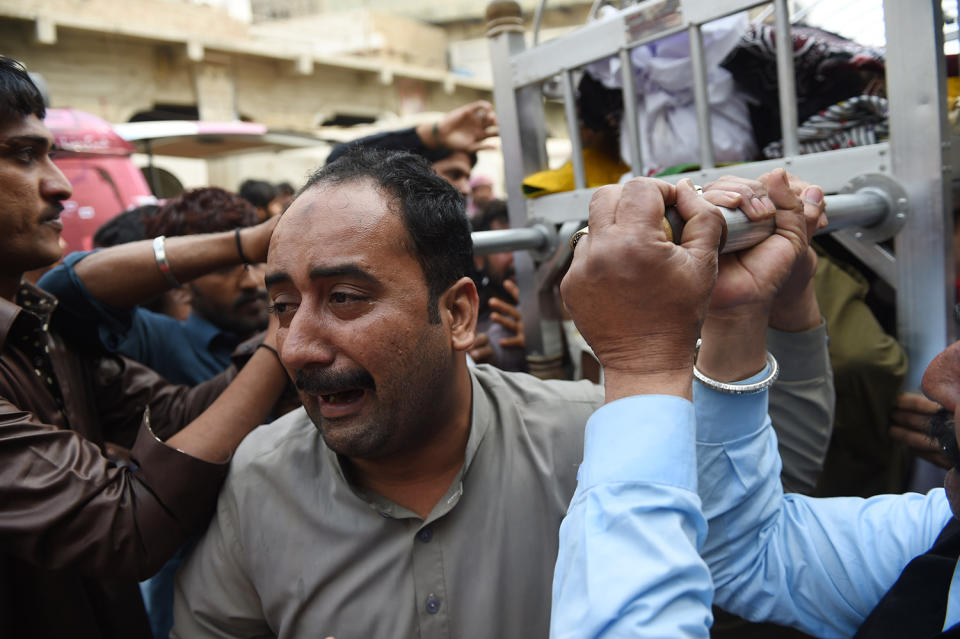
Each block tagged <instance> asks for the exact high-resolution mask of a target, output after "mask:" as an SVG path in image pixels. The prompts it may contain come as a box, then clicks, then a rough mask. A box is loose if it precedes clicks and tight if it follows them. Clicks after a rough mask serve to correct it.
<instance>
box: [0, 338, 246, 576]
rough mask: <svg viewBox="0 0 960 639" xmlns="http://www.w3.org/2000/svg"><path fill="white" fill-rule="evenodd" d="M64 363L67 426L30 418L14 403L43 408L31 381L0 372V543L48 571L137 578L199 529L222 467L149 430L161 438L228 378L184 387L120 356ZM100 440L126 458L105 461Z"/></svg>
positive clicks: (204, 404)
mask: <svg viewBox="0 0 960 639" xmlns="http://www.w3.org/2000/svg"><path fill="white" fill-rule="evenodd" d="M67 359H68V362H67V365H65V366H64V368H63V369H62V371H63V372H64V373H65V375H66V378H67V379H66V380H64V381H65V382H67V383H65V384H62V385H63V386H64V387H65V388H67V389H69V390H68V392H67V393H66V394H67V395H68V402H67V403H68V406H73V407H74V408H76V409H77V410H75V411H71V410H69V408H68V412H69V414H70V415H71V422H76V423H71V424H70V427H69V428H64V427H63V426H65V425H66V424H62V423H61V422H60V421H56V419H54V422H53V423H48V421H47V420H48V419H50V418H56V417H57V415H58V413H56V412H50V411H49V410H48V409H47V408H43V409H42V411H43V417H40V416H38V414H37V412H36V411H34V410H30V409H24V408H22V407H21V405H23V403H24V402H25V405H27V406H32V405H33V404H34V403H35V402H40V403H39V404H38V406H44V407H46V404H47V403H49V401H44V395H42V393H40V391H39V390H37V389H36V387H35V385H33V384H31V383H30V382H29V381H28V380H29V379H32V378H29V377H24V376H22V375H14V376H0V377H6V379H7V380H8V382H7V383H4V384H0V504H3V507H2V508H0V543H2V545H3V547H4V550H5V551H6V552H10V553H12V554H14V555H16V556H18V557H20V558H21V559H23V560H25V561H28V562H31V563H35V564H37V565H40V566H43V567H45V568H48V569H53V570H58V569H70V570H77V571H79V572H81V573H83V574H86V575H88V576H92V577H99V578H137V579H140V578H144V577H147V576H149V575H151V574H153V573H154V572H156V570H157V569H159V568H160V566H161V565H162V564H163V562H164V561H165V560H166V559H168V558H169V556H170V555H172V554H173V552H174V551H175V550H176V549H177V548H178V547H179V546H180V545H181V544H182V543H183V541H184V540H185V539H186V538H187V537H188V536H189V535H190V534H191V533H193V532H195V531H197V530H199V529H201V528H202V527H203V526H204V525H206V523H207V521H208V518H209V516H210V514H211V513H212V512H213V508H214V506H215V504H216V498H217V492H218V490H219V487H220V485H221V483H222V481H223V478H224V477H225V475H226V471H227V465H226V464H212V463H209V462H205V461H202V460H200V459H197V458H194V457H191V456H189V455H187V454H186V453H183V452H181V451H179V450H176V449H174V448H171V447H169V446H167V445H166V444H164V443H163V442H162V441H160V439H158V438H157V435H159V436H160V437H164V438H165V437H169V436H170V435H172V434H173V433H175V432H176V431H178V430H180V429H181V428H182V427H183V426H185V425H186V424H188V423H189V422H190V421H191V420H192V419H194V417H196V416H197V415H199V414H200V413H201V412H203V410H204V409H206V407H207V406H208V405H209V404H210V403H211V402H212V401H213V400H214V399H215V398H216V396H217V395H219V393H220V392H221V391H222V389H223V388H224V387H226V385H227V383H228V382H229V381H230V379H232V377H233V376H234V373H233V371H232V370H230V371H227V372H225V373H223V374H222V375H220V376H218V377H216V378H214V379H212V380H210V381H209V382H206V383H204V384H201V385H200V386H197V387H194V388H189V387H185V386H174V385H172V384H170V383H168V382H167V381H166V380H164V379H163V378H162V377H160V376H159V375H157V374H156V373H155V372H153V371H152V370H150V369H149V368H146V367H144V366H142V365H140V364H137V363H135V362H132V361H130V360H126V359H123V358H120V357H113V356H110V357H103V358H95V359H94V360H93V361H91V360H89V359H88V360H86V362H87V363H86V366H79V365H78V366H73V365H72V364H76V363H77V362H76V361H74V360H73V359H72V358H67ZM81 368H82V369H85V371H86V373H87V374H86V375H82V374H80V373H79V371H80V369H81ZM83 377H86V382H84V381H83V379H82V378H83ZM7 391H9V393H8V392H7ZM86 393H89V395H87V396H86V397H85V398H81V397H78V396H77V395H78V394H79V395H83V394H86ZM71 395H72V397H71ZM15 397H20V398H21V399H12V398H15ZM84 400H85V401H84ZM18 404H20V405H18ZM81 405H83V406H84V407H85V408H83V409H81ZM48 413H49V415H48ZM61 421H62V420H61ZM81 422H82V423H81ZM151 425H153V426H156V428H157V430H156V433H157V435H155V434H154V432H153V431H151V429H150V428H151ZM77 431H80V432H77ZM81 432H82V433H84V434H81ZM85 435H86V436H85ZM101 436H102V437H101ZM101 441H113V442H117V443H119V444H121V445H123V446H132V451H131V458H132V460H133V465H131V466H119V465H117V464H116V463H114V462H113V461H111V460H110V459H108V458H107V457H106V456H105V455H104V453H103V450H102V448H101V446H100V442H101ZM134 442H135V443H134Z"/></svg>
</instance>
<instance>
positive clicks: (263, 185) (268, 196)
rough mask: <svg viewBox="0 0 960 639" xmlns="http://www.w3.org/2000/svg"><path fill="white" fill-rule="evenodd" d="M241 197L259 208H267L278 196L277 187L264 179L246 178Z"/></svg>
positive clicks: (242, 185)
mask: <svg viewBox="0 0 960 639" xmlns="http://www.w3.org/2000/svg"><path fill="white" fill-rule="evenodd" d="M239 195H240V197H242V198H243V199H245V200H246V201H247V202H249V203H250V204H253V205H254V206H255V207H257V208H259V209H265V208H267V206H268V205H269V204H270V202H272V201H273V199H274V198H275V197H277V187H275V186H274V185H272V184H270V183H269V182H264V181H263V180H244V181H243V184H241V185H240V191H239Z"/></svg>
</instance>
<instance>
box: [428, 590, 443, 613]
mask: <svg viewBox="0 0 960 639" xmlns="http://www.w3.org/2000/svg"><path fill="white" fill-rule="evenodd" d="M439 610H440V600H439V599H437V597H436V595H432V594H431V595H428V596H427V612H429V613H430V614H431V615H435V614H437V612H438V611H439Z"/></svg>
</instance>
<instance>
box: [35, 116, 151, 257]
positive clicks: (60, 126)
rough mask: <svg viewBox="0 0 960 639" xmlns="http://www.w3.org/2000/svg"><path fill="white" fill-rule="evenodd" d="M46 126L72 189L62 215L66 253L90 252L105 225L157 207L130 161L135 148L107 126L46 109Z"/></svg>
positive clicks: (98, 120) (137, 170)
mask: <svg viewBox="0 0 960 639" xmlns="http://www.w3.org/2000/svg"><path fill="white" fill-rule="evenodd" d="M44 123H45V124H46V125H47V128H49V129H50V132H51V133H52V134H53V137H54V139H55V140H56V143H57V146H58V147H59V148H60V152H59V153H57V155H56V157H55V159H54V162H55V163H56V165H57V166H58V167H60V170H61V171H63V174H64V175H65V176H66V177H67V179H68V180H70V184H72V185H73V197H71V198H70V199H69V200H67V201H66V202H64V210H63V214H62V215H61V219H62V220H63V239H64V241H65V242H66V243H67V252H70V251H83V250H88V249H91V248H93V234H94V233H95V232H96V230H97V229H98V228H99V227H100V226H101V225H102V224H103V223H104V222H106V221H107V220H109V219H111V218H112V217H114V216H116V215H117V214H118V213H121V212H123V211H125V210H126V209H128V208H131V207H134V206H140V205H141V204H149V203H151V202H156V198H155V197H154V196H153V194H152V193H151V192H150V187H149V186H148V185H147V181H146V180H145V179H144V177H143V173H141V171H140V169H139V168H138V167H137V166H136V164H134V162H133V160H132V159H131V158H130V155H131V154H132V153H134V152H135V151H136V149H135V148H134V147H133V145H132V144H130V143H129V142H127V141H126V140H124V139H123V138H122V137H120V135H119V134H117V132H116V130H114V128H113V126H112V125H110V124H109V123H108V122H107V121H105V120H102V119H100V118H98V117H97V116H95V115H91V114H90V113H86V112H84V111H77V110H76V109H47V117H46V119H45V120H44Z"/></svg>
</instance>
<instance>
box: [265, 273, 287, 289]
mask: <svg viewBox="0 0 960 639" xmlns="http://www.w3.org/2000/svg"><path fill="white" fill-rule="evenodd" d="M292 281H293V278H291V277H290V275H288V274H287V273H285V272H284V271H280V272H278V273H267V275H266V276H265V277H264V278H263V283H264V285H266V287H267V288H270V287H271V286H275V285H277V284H289V283H290V282H292Z"/></svg>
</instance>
